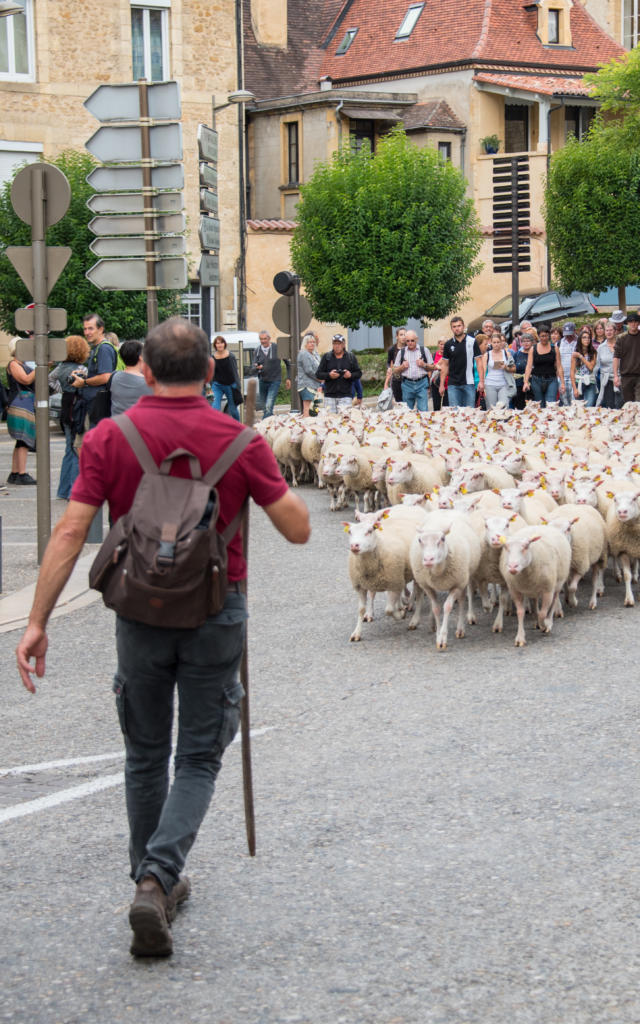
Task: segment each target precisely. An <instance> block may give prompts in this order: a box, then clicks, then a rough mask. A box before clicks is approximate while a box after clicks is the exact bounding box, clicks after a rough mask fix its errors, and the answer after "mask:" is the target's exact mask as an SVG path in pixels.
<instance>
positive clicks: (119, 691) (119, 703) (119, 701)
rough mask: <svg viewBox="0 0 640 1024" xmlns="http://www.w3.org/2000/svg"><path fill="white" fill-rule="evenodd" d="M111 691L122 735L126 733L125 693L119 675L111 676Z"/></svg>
mask: <svg viewBox="0 0 640 1024" xmlns="http://www.w3.org/2000/svg"><path fill="white" fill-rule="evenodd" d="M112 689H113V693H114V696H115V698H116V711H117V712H118V721H119V722H120V729H121V730H122V735H123V736H126V735H127V714H126V708H125V693H124V683H123V681H122V679H120V677H119V676H114V677H113V687H112Z"/></svg>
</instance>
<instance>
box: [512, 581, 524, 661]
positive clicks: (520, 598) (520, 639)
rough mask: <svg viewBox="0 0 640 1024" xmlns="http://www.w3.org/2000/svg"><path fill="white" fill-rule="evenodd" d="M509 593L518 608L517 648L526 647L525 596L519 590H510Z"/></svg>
mask: <svg viewBox="0 0 640 1024" xmlns="http://www.w3.org/2000/svg"><path fill="white" fill-rule="evenodd" d="M509 593H510V594H511V597H512V598H513V602H514V604H515V606H516V614H517V616H518V632H517V633H516V647H524V646H525V644H526V642H527V641H526V638H525V635H524V594H521V593H520V592H519V591H518V590H509Z"/></svg>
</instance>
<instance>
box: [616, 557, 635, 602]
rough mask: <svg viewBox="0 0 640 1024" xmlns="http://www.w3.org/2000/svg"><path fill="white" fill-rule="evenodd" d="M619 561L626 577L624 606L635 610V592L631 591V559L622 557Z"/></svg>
mask: <svg viewBox="0 0 640 1024" xmlns="http://www.w3.org/2000/svg"><path fill="white" fill-rule="evenodd" d="M618 561H619V562H620V565H621V567H622V575H623V577H624V606H625V608H633V606H634V604H635V601H634V600H633V591H632V590H631V559H630V558H629V556H628V555H620V557H619V559H618Z"/></svg>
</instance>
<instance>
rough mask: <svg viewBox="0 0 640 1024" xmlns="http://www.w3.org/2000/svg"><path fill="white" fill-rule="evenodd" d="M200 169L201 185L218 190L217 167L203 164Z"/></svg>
mask: <svg viewBox="0 0 640 1024" xmlns="http://www.w3.org/2000/svg"><path fill="white" fill-rule="evenodd" d="M199 167H200V184H201V185H204V186H205V187H206V188H217V187H218V170H217V168H216V167H212V166H211V164H205V163H201V164H199Z"/></svg>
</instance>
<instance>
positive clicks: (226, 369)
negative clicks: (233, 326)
mask: <svg viewBox="0 0 640 1024" xmlns="http://www.w3.org/2000/svg"><path fill="white" fill-rule="evenodd" d="M213 366H214V370H213V380H212V381H211V393H212V394H213V408H214V409H217V410H218V411H219V412H220V411H221V410H222V399H223V397H225V398H226V399H227V412H228V413H229V415H230V416H233V418H234V420H239V419H240V413H239V412H238V407H237V405H236V400H235V398H234V397H233V389H234V388H237V389H238V390H240V375H239V373H238V364H237V363H236V357H235V356H234V355H233V353H232V352H230V351H229V349H228V348H227V343H226V341H225V340H224V338H223V337H222V335H221V334H218V335H216V337H215V338H214V339H213Z"/></svg>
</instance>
